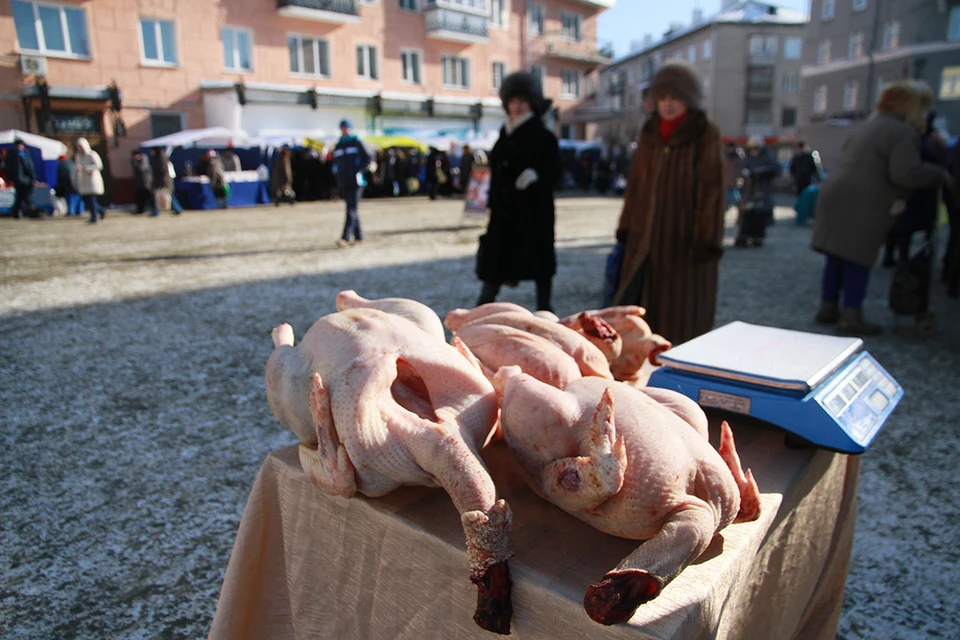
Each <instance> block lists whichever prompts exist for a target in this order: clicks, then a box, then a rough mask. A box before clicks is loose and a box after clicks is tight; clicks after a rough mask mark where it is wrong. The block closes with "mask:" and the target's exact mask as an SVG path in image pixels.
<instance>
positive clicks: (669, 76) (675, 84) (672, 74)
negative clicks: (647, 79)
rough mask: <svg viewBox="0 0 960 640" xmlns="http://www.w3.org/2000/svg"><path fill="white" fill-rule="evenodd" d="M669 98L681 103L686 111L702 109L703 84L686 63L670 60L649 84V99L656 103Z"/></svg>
mask: <svg viewBox="0 0 960 640" xmlns="http://www.w3.org/2000/svg"><path fill="white" fill-rule="evenodd" d="M665 96H669V97H671V98H676V99H677V100H681V101H683V103H684V104H686V105H687V108H688V109H702V108H703V107H702V104H703V83H701V82H700V76H698V75H697V72H696V71H695V70H694V68H693V67H691V66H690V65H689V64H687V63H686V62H683V61H681V60H671V61H670V62H668V63H666V64H665V65H663V66H662V67H660V70H659V71H657V74H656V75H655V76H653V82H651V83H650V97H651V98H653V100H654V101H655V102H656V101H657V100H660V99H661V98H663V97H665Z"/></svg>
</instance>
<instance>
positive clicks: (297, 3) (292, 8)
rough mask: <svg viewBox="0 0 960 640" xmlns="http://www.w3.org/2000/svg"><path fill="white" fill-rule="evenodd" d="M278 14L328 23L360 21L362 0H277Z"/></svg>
mask: <svg viewBox="0 0 960 640" xmlns="http://www.w3.org/2000/svg"><path fill="white" fill-rule="evenodd" d="M277 15H280V16H285V17H287V18H300V19H302V20H313V21H315V22H326V23H328V24H348V23H356V22H360V0H277Z"/></svg>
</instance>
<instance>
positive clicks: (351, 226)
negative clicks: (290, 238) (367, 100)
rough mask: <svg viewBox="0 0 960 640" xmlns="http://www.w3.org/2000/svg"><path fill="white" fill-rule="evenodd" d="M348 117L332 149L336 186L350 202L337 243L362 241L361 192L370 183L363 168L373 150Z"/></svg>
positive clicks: (357, 242)
mask: <svg viewBox="0 0 960 640" xmlns="http://www.w3.org/2000/svg"><path fill="white" fill-rule="evenodd" d="M352 129H353V125H352V124H351V123H350V121H349V120H341V121H340V139H339V140H338V141H337V146H336V147H334V150H333V172H334V174H335V175H336V176H337V190H338V191H339V192H340V197H341V198H343V200H344V202H345V203H346V205H347V215H346V220H345V221H344V223H343V234H342V235H341V236H340V239H339V240H337V246H338V247H345V246H347V245H348V244H359V243H361V242H363V230H362V228H361V226H360V212H359V211H358V207H359V204H360V194H361V193H363V188H364V187H365V186H367V184H366V182H367V181H366V179H365V178H364V177H363V172H364V171H366V169H367V167H368V166H369V165H370V160H371V158H370V153H369V152H367V150H366V148H364V146H363V143H362V142H361V141H360V138H358V137H357V136H355V135H354V134H353V132H352Z"/></svg>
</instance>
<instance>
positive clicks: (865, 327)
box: [837, 307, 883, 336]
mask: <svg viewBox="0 0 960 640" xmlns="http://www.w3.org/2000/svg"><path fill="white" fill-rule="evenodd" d="M882 331H883V329H882V328H881V327H880V326H879V325H876V324H870V323H869V322H867V321H866V320H864V319H863V310H862V309H857V308H853V307H849V308H848V307H844V308H842V309H841V310H840V319H839V320H837V333H839V334H840V335H843V336H875V335H877V334H878V333H880V332H882Z"/></svg>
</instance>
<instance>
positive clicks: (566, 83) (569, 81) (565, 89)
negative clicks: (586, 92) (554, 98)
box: [560, 69, 580, 98]
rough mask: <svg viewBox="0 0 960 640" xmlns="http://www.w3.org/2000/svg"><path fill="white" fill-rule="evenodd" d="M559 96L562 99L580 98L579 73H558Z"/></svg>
mask: <svg viewBox="0 0 960 640" xmlns="http://www.w3.org/2000/svg"><path fill="white" fill-rule="evenodd" d="M560 82H561V84H560V96H561V97H563V98H579V97H580V72H579V71H571V70H570V69H562V70H561V71H560Z"/></svg>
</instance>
